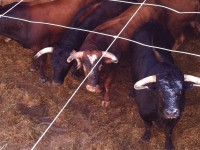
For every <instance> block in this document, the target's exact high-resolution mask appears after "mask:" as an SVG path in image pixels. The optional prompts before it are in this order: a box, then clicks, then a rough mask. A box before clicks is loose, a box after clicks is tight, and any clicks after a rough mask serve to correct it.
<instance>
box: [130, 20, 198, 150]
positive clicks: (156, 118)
mask: <svg viewBox="0 0 200 150" xmlns="http://www.w3.org/2000/svg"><path fill="white" fill-rule="evenodd" d="M132 39H133V40H135V41H138V42H141V43H144V44H147V45H154V46H158V47H163V48H167V49H170V48H172V46H173V44H174V42H175V40H174V38H173V36H172V35H171V34H170V32H169V31H168V30H166V29H165V28H163V27H162V26H161V25H160V24H159V23H158V22H156V21H153V20H151V21H149V22H148V23H146V24H144V25H143V26H141V27H140V28H139V29H138V30H137V31H136V32H135V34H134V35H133V38H132ZM130 53H131V55H130V56H131V73H132V80H133V83H134V88H135V91H134V94H133V95H134V96H135V101H136V104H137V106H138V108H139V114H140V116H141V118H142V120H143V122H144V124H145V131H144V134H143V136H142V140H143V141H144V142H148V141H149V140H150V137H151V131H150V129H151V127H152V123H153V122H155V123H156V124H157V125H158V127H160V128H163V127H164V128H165V135H166V140H165V149H170V150H171V149H174V145H173V142H172V134H173V128H174V127H175V125H176V124H177V122H178V121H179V119H180V117H181V114H182V112H183V110H184V106H185V90H186V89H187V88H188V87H192V86H195V84H197V85H199V84H200V78H198V77H195V76H191V75H186V74H183V73H182V71H181V70H180V69H179V68H178V66H176V65H175V64H174V59H173V57H172V55H171V52H169V51H163V50H160V49H155V48H150V47H145V46H141V45H139V44H135V43H131V45H130Z"/></svg>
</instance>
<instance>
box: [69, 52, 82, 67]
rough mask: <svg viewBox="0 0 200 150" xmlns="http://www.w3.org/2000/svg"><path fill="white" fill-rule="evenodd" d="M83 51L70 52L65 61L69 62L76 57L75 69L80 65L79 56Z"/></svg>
mask: <svg viewBox="0 0 200 150" xmlns="http://www.w3.org/2000/svg"><path fill="white" fill-rule="evenodd" d="M82 56H83V52H72V53H71V54H70V56H69V57H68V58H67V62H68V63H70V62H72V60H74V59H76V61H77V69H79V68H80V67H81V61H80V58H82Z"/></svg>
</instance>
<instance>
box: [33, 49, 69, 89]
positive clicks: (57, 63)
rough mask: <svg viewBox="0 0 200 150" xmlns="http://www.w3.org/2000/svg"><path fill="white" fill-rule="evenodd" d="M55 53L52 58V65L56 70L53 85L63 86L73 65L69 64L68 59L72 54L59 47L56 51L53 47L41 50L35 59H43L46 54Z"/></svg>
mask: <svg viewBox="0 0 200 150" xmlns="http://www.w3.org/2000/svg"><path fill="white" fill-rule="evenodd" d="M47 53H53V56H52V64H53V69H54V74H53V83H54V84H57V85H58V84H62V83H63V82H64V79H65V76H66V75H67V73H68V72H69V69H70V68H71V65H72V64H69V63H68V62H67V61H66V59H67V58H68V57H69V55H70V52H68V51H64V50H62V49H60V48H59V47H56V48H55V49H54V48H53V47H47V48H44V49H42V50H40V51H39V52H38V53H37V54H36V55H35V57H34V58H35V59H37V58H39V57H41V56H42V55H44V54H47Z"/></svg>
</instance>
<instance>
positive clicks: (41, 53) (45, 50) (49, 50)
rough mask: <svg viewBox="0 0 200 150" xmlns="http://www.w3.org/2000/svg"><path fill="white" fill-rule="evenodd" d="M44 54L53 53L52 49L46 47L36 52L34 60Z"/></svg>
mask: <svg viewBox="0 0 200 150" xmlns="http://www.w3.org/2000/svg"><path fill="white" fill-rule="evenodd" d="M46 53H53V47H46V48H43V49H42V50H40V51H39V52H37V54H36V55H35V56H34V58H35V59H37V58H39V57H40V56H41V55H43V54H46Z"/></svg>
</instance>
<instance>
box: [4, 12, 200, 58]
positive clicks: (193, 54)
mask: <svg viewBox="0 0 200 150" xmlns="http://www.w3.org/2000/svg"><path fill="white" fill-rule="evenodd" d="M3 17H4V18H9V19H14V20H20V21H24V22H29V23H33V24H46V25H50V26H56V27H61V28H66V29H71V30H79V31H83V32H89V33H94V34H99V35H104V36H109V37H113V38H115V37H116V35H111V34H106V33H101V32H97V31H91V30H86V29H81V28H74V27H67V26H63V25H58V24H53V23H47V22H39V21H30V20H26V19H21V18H16V17H10V16H3ZM118 38H119V39H122V40H126V41H130V42H134V43H137V44H139V45H143V46H147V47H150V48H158V49H162V50H166V51H170V52H174V53H181V54H187V55H192V56H197V57H200V55H199V54H195V53H189V52H184V51H182V50H181V51H176V50H172V49H166V48H162V47H157V46H152V45H147V44H144V43H140V42H137V41H134V40H131V39H127V38H124V37H120V36H118Z"/></svg>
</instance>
